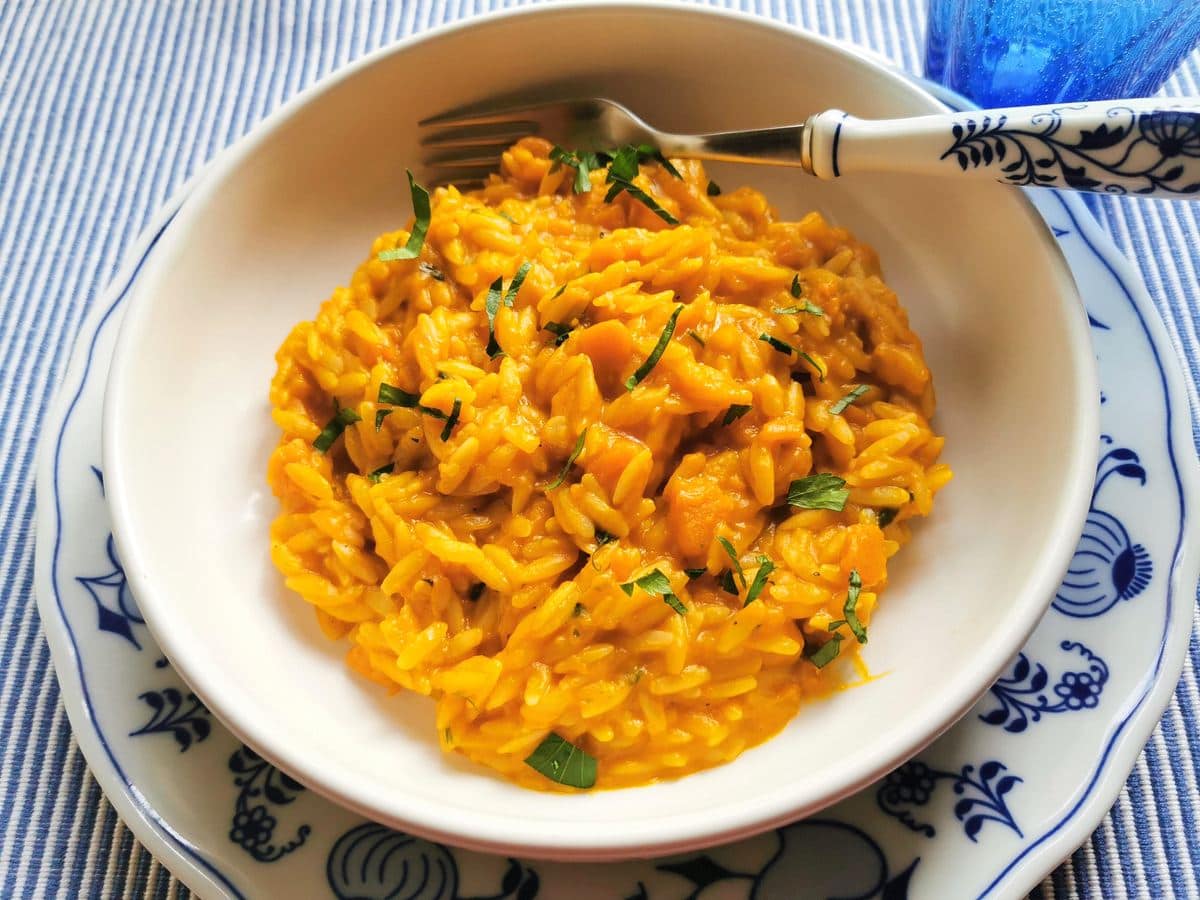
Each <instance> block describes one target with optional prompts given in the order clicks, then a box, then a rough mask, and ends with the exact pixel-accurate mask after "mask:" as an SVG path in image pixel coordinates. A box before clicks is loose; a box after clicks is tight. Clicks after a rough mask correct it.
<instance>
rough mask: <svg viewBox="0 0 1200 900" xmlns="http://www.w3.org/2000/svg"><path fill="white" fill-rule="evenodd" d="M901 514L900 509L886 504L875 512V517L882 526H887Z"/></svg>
mask: <svg viewBox="0 0 1200 900" xmlns="http://www.w3.org/2000/svg"><path fill="white" fill-rule="evenodd" d="M899 514H900V510H899V509H898V508H897V507H894V506H886V507H884V508H883V509H881V510H878V511H877V512H876V513H875V519H876V521H877V522H878V523H879V527H880V528H887V527H888V526H889V525H891V524H892V522H894V521H895V520H896V516H898V515H899Z"/></svg>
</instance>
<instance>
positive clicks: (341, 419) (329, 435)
mask: <svg viewBox="0 0 1200 900" xmlns="http://www.w3.org/2000/svg"><path fill="white" fill-rule="evenodd" d="M361 420H362V416H360V415H359V414H358V413H356V412H355V411H354V410H353V409H351V408H350V407H349V406H343V407H342V408H341V409H339V410H338V411H337V412H335V413H334V414H333V418H332V419H330V420H329V421H328V422H326V423H325V427H324V428H322V429H321V433H320V434H318V435H317V439H316V440H315V441H313V444H312V445H313V446H314V447H315V448H316V449H318V450H320V451H321V452H322V453H328V452H329V448H330V447H332V446H333V442H334V441H336V440H337V439H338V438H339V437H341V434H342V432H343V431H345V430H346V426H347V425H353V424H354V423H355V422H359V421H361Z"/></svg>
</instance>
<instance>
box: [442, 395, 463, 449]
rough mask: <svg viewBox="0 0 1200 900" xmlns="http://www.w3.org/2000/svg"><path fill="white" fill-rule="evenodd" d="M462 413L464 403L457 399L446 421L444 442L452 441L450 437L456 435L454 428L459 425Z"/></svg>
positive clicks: (443, 430)
mask: <svg viewBox="0 0 1200 900" xmlns="http://www.w3.org/2000/svg"><path fill="white" fill-rule="evenodd" d="M460 412H462V401H461V400H459V399H457V398H455V400H454V405H453V406H452V407H450V415H449V417H448V418H447V419H446V425H445V427H443V428H442V440H443V441H448V440H450V435H452V434H453V433H454V426H455V425H457V424H458V414H459V413H460Z"/></svg>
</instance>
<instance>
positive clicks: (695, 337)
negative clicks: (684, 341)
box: [687, 328, 706, 347]
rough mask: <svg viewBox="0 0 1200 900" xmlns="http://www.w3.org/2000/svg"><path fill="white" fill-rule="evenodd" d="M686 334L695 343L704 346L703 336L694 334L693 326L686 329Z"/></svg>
mask: <svg viewBox="0 0 1200 900" xmlns="http://www.w3.org/2000/svg"><path fill="white" fill-rule="evenodd" d="M687 336H688V337H690V338H691V339H692V340H693V341H695V342H696V343H697V344H699V345H700V346H701V347H704V346H706V344H705V343H704V338H702V337H700V335H698V334H696V329H695V328H689V329H688V330H687Z"/></svg>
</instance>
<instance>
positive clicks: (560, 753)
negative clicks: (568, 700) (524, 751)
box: [525, 731, 596, 788]
mask: <svg viewBox="0 0 1200 900" xmlns="http://www.w3.org/2000/svg"><path fill="white" fill-rule="evenodd" d="M525 765H527V766H529V767H530V768H531V769H534V770H536V771H537V772H540V773H541V774H542V775H545V776H546V777H547V778H549V779H550V780H551V781H557V782H558V783H559V784H565V785H567V786H568V787H574V788H590V787H592V786H593V785H594V784H595V783H596V757H594V756H592V755H590V754H588V753H585V752H584V751H583V750H580V749H579V748H578V747H576V746H575V745H574V744H572V743H571V742H570V741H568V740H566V739H565V738H562V737H559V736H558V735H557V734H555V733H554V732H553V731H552V732H550V733H549V734H548V735H546V737H545V739H544V740H543V741H542V742H541V743H540V744H538V746H537V749H536V750H534V751H533V752H532V753H531V754H529V756H527V757H526V758H525Z"/></svg>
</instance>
